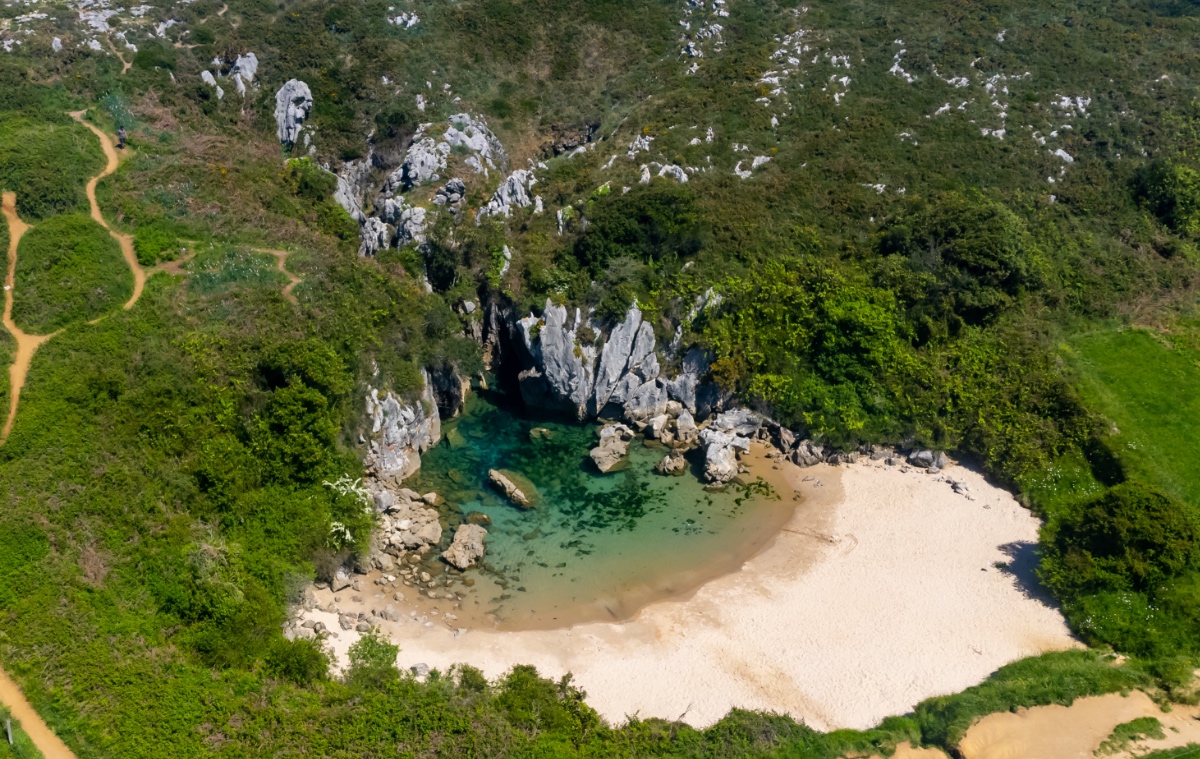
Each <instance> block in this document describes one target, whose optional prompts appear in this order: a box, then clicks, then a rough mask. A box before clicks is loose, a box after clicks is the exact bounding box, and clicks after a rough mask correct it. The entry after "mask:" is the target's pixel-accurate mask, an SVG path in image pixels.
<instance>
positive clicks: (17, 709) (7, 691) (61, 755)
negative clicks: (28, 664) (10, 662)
mask: <svg viewBox="0 0 1200 759" xmlns="http://www.w3.org/2000/svg"><path fill="white" fill-rule="evenodd" d="M0 704H4V705H5V706H6V707H8V710H9V711H11V712H12V716H13V718H14V719H16V720H17V721H18V722H20V723H21V729H22V730H24V731H25V734H26V735H28V736H29V740H31V741H33V745H34V746H37V749H38V751H41V752H42V756H44V757H45V758H46V759H75V754H73V753H71V749H69V748H67V744H65V743H63V742H62V739H61V738H59V737H58V736H57V735H55V734H54V731H52V730H51V729H50V728H49V727H48V726H47V725H46V723H45V722H43V721H42V718H41V717H39V716H38V713H37V712H35V711H34V710H33V707H32V706H30V704H29V702H28V701H26V700H25V695H24V694H23V693H21V689H20V688H18V687H17V684H16V683H14V682H13V681H12V679H11V678H9V676H8V675H6V674H4V670H2V669H0Z"/></svg>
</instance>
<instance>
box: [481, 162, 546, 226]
mask: <svg viewBox="0 0 1200 759" xmlns="http://www.w3.org/2000/svg"><path fill="white" fill-rule="evenodd" d="M536 182H537V179H536V178H534V176H533V172H532V171H527V170H525V169H517V170H516V171H514V172H513V173H512V174H509V175H508V177H506V178H505V180H504V181H503V182H501V183H500V186H499V187H497V188H496V192H494V193H492V199H491V200H489V201H488V204H487V205H486V206H484V207H483V208H480V209H479V213H477V214H476V215H475V222H476V223H479V222H481V221H483V220H484V219H485V218H486V217H488V216H503V217H504V218H506V219H507V218H508V217H509V215H510V214H511V213H512V209H513V206H516V207H518V208H528V207H529V206H531V205H533V197H532V195H531V194H530V192H531V191H532V189H533V185H534V184H535V183H536Z"/></svg>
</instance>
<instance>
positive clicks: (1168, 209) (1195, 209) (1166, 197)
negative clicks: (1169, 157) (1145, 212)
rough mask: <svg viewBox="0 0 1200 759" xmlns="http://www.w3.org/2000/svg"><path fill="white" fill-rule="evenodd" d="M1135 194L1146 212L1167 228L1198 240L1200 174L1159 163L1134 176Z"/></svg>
mask: <svg viewBox="0 0 1200 759" xmlns="http://www.w3.org/2000/svg"><path fill="white" fill-rule="evenodd" d="M1137 192H1138V195H1139V197H1140V198H1141V200H1142V202H1143V203H1144V204H1145V205H1146V207H1147V208H1148V209H1149V210H1150V212H1151V213H1153V214H1154V215H1155V216H1157V217H1158V218H1159V219H1160V220H1161V221H1162V222H1163V223H1164V224H1166V225H1167V226H1168V227H1170V228H1171V229H1173V230H1174V231H1176V232H1178V233H1179V234H1183V235H1189V236H1191V237H1200V172H1198V171H1196V170H1195V169H1193V168H1192V167H1191V166H1185V165H1182V164H1178V163H1172V162H1170V161H1166V160H1161V159H1160V160H1157V161H1154V162H1153V163H1151V164H1150V165H1149V166H1147V167H1146V168H1145V169H1144V170H1143V171H1142V172H1141V173H1140V174H1139V175H1138V185H1137Z"/></svg>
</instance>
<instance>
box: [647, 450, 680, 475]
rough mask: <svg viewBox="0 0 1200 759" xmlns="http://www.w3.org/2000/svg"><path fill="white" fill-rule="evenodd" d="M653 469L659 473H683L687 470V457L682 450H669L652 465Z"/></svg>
mask: <svg viewBox="0 0 1200 759" xmlns="http://www.w3.org/2000/svg"><path fill="white" fill-rule="evenodd" d="M654 471H656V472H658V473H659V474H675V475H678V474H683V473H684V472H685V471H687V459H686V458H684V456H683V452H682V451H671V452H670V453H668V454H667V455H666V456H664V457H663V460H662V461H660V462H658V463H657V464H656V465H655V466H654Z"/></svg>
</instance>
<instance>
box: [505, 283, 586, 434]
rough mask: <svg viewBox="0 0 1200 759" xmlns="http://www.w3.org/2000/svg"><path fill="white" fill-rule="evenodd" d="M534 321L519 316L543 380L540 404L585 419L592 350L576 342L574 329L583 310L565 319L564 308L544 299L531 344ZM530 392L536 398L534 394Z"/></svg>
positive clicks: (526, 341) (577, 328) (578, 326)
mask: <svg viewBox="0 0 1200 759" xmlns="http://www.w3.org/2000/svg"><path fill="white" fill-rule="evenodd" d="M536 324H537V322H536V321H534V320H531V319H529V320H527V319H523V320H521V323H520V326H521V327H522V330H523V331H522V335H523V337H524V340H525V343H526V346H527V350H528V351H529V352H530V353H531V354H533V355H534V356H535V357H536V358H537V359H540V363H541V372H540V374H541V377H542V379H543V380H544V382H545V386H544V392H545V393H546V397H545V398H544V399H543V400H542V404H546V405H549V406H550V407H552V408H553V407H557V408H558V409H560V410H564V411H568V412H570V413H574V415H575V417H576V418H577V419H580V420H582V419H586V418H587V417H588V411H589V400H590V398H591V394H592V386H593V370H594V366H595V359H596V349H595V347H593V346H591V345H580V343H579V340H578V332H579V329H580V328H581V327H582V326H583V313H582V312H581V311H580V310H579V309H575V314H574V317H573V318H572V319H571V320H570V321H568V313H567V309H566V307H565V306H556V305H554V303H553V302H551V301H549V300H547V301H546V310H545V314H544V316H543V319H542V322H541V326H540V329H539V330H538V332H537V344H536V347H535V346H534V344H533V337H532V330H533V327H534V326H535V325H536ZM529 376H530V377H534V376H536V375H535V374H530V375H529ZM521 393H522V396H523V397H525V398H526V402H528V400H529V397H530V396H529V395H527V394H526V389H525V387H524V386H522V391H521ZM533 395H534V397H536V393H534V394H533Z"/></svg>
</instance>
